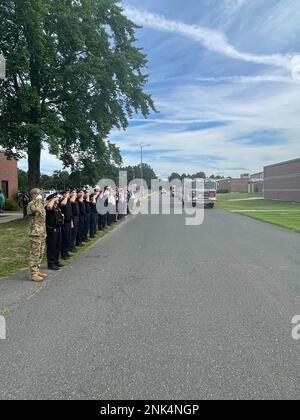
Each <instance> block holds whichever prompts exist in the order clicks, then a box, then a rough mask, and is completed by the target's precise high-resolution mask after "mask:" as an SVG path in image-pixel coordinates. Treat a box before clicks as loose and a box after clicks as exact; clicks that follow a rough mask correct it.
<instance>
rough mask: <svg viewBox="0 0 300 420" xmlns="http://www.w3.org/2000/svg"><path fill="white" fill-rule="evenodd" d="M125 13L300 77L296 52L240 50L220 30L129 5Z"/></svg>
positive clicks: (227, 53)
mask: <svg viewBox="0 0 300 420" xmlns="http://www.w3.org/2000/svg"><path fill="white" fill-rule="evenodd" d="M125 13H126V15H127V16H128V17H129V18H130V19H132V20H133V21H134V22H136V23H138V24H140V25H143V26H145V27H149V28H153V29H156V30H159V31H165V32H171V33H177V34H181V35H183V36H186V37H188V38H191V39H193V40H194V41H197V42H200V43H201V44H202V45H203V46H204V47H205V48H207V49H208V50H210V51H214V52H217V53H220V54H223V55H225V56H227V57H230V58H233V59H236V60H241V61H246V62H251V63H257V64H266V65H270V66H275V67H281V68H284V69H288V70H289V71H290V72H291V74H292V77H293V78H295V79H300V69H299V62H300V56H298V55H296V54H294V55H288V54H286V55H284V54H273V55H256V54H251V53H246V52H241V51H239V50H237V49H236V48H235V47H234V46H233V45H231V44H230V43H229V41H228V40H227V38H226V36H225V35H224V34H223V33H221V32H217V31H214V30H211V29H209V28H205V27H201V26H196V25H187V24H185V23H182V22H179V21H173V20H168V19H166V18H165V17H163V16H160V15H156V14H153V13H150V12H147V11H144V10H139V9H137V8H135V7H131V6H128V7H126V8H125Z"/></svg>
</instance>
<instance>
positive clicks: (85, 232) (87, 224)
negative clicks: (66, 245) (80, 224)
mask: <svg viewBox="0 0 300 420" xmlns="http://www.w3.org/2000/svg"><path fill="white" fill-rule="evenodd" d="M90 227H91V214H90V213H88V214H87V215H86V216H85V219H84V230H83V240H84V241H86V240H87V239H88V237H89V233H90Z"/></svg>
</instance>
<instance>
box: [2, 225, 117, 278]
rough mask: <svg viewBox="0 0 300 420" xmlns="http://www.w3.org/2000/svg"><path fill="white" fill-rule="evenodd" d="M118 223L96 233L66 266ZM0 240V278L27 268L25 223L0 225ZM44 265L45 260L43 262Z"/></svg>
mask: <svg viewBox="0 0 300 420" xmlns="http://www.w3.org/2000/svg"><path fill="white" fill-rule="evenodd" d="M120 223H121V222H118V223H115V224H114V225H112V226H110V227H109V228H108V229H107V230H106V231H100V232H98V235H97V237H96V238H95V239H93V240H92V241H91V242H89V243H88V244H86V245H84V246H83V247H82V248H80V250H79V252H78V253H76V254H74V255H73V256H72V258H70V260H68V261H67V263H66V265H67V264H69V263H70V262H72V261H73V260H74V259H75V258H76V257H77V255H78V254H79V253H81V252H83V251H85V250H86V249H87V248H89V247H90V246H91V245H93V244H94V243H95V242H97V241H98V240H99V239H100V238H102V237H103V236H105V235H106V234H107V233H109V232H110V231H112V230H113V229H114V228H115V227H116V226H117V225H118V224H120ZM0 238H1V239H0V277H3V276H6V275H9V274H13V273H16V272H17V271H19V270H21V269H22V268H26V267H28V256H29V247H28V233H27V222H26V221H24V220H17V221H15V222H9V223H2V224H0ZM45 263H46V260H45V261H44V264H45Z"/></svg>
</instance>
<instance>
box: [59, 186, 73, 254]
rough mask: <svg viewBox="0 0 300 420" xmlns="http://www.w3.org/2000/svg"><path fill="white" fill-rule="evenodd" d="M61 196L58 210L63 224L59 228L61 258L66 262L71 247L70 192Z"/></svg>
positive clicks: (71, 214)
mask: <svg viewBox="0 0 300 420" xmlns="http://www.w3.org/2000/svg"><path fill="white" fill-rule="evenodd" d="M61 195H62V196H63V197H62V199H61V201H60V209H61V211H62V214H63V215H64V224H63V226H62V228H61V258H62V259H63V260H64V261H66V260H68V259H69V258H70V257H71V255H70V254H69V252H70V247H71V234H72V223H73V220H72V218H73V212H72V205H71V202H70V190H65V191H62V192H61Z"/></svg>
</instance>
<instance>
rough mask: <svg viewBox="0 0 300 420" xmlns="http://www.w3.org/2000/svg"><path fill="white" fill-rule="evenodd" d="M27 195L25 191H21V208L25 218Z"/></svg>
mask: <svg viewBox="0 0 300 420" xmlns="http://www.w3.org/2000/svg"><path fill="white" fill-rule="evenodd" d="M28 203H29V197H28V195H27V194H26V192H25V191H23V192H22V195H21V208H22V209H23V217H24V219H26V217H27V213H28V212H27V209H28Z"/></svg>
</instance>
